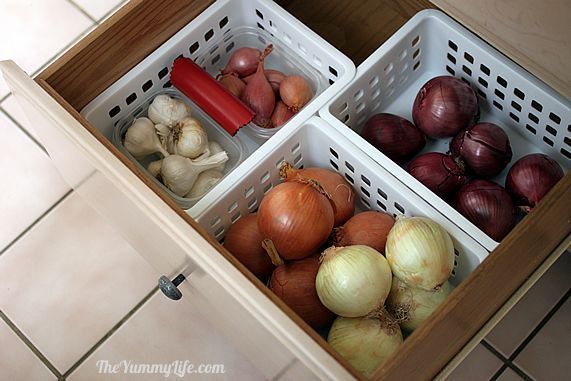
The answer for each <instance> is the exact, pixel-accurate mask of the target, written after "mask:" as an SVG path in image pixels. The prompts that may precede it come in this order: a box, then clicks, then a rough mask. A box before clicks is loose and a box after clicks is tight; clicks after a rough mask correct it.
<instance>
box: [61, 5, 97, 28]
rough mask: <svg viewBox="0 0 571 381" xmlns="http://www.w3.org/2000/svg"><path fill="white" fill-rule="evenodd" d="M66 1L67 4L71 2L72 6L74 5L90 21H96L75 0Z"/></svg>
mask: <svg viewBox="0 0 571 381" xmlns="http://www.w3.org/2000/svg"><path fill="white" fill-rule="evenodd" d="M67 2H68V3H69V4H71V5H72V6H74V7H75V8H76V9H77V10H78V11H80V12H81V13H83V15H84V16H85V17H87V18H88V19H90V20H91V21H93V22H94V23H97V20H96V19H95V17H93V16H91V15H90V14H89V13H87V11H86V10H85V9H83V8H82V7H81V6H80V5H79V4H77V3H76V2H75V1H73V0H67Z"/></svg>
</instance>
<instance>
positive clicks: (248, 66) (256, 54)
mask: <svg viewBox="0 0 571 381" xmlns="http://www.w3.org/2000/svg"><path fill="white" fill-rule="evenodd" d="M260 55H261V52H260V51H259V50H258V49H255V48H249V47H242V48H238V49H236V50H235V51H234V53H232V56H230V60H229V61H228V63H227V64H226V67H225V68H224V69H223V70H222V74H236V75H238V76H239V77H245V76H247V75H250V74H252V73H253V72H255V71H256V68H257V67H258V62H259V60H260Z"/></svg>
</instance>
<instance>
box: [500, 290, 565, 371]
mask: <svg viewBox="0 0 571 381" xmlns="http://www.w3.org/2000/svg"><path fill="white" fill-rule="evenodd" d="M569 295H571V289H568V290H567V292H566V293H565V294H564V295H563V296H562V297H561V298H560V299H559V300H558V301H557V303H555V305H554V306H553V307H552V308H551V310H549V312H548V313H547V314H546V315H545V316H544V317H543V319H541V321H540V322H539V324H537V326H536V327H535V328H534V329H533V330H532V331H531V333H530V334H529V335H527V337H526V338H525V339H524V340H523V342H522V343H521V344H520V345H518V347H517V348H516V349H515V351H513V353H512V354H511V355H510V357H509V360H510V362H513V360H515V358H516V357H517V356H518V355H519V354H520V353H521V352H522V351H523V350H524V349H525V347H526V346H527V344H529V342H530V341H531V340H533V338H534V337H535V336H536V335H537V334H538V333H539V331H541V329H542V328H543V327H544V326H545V325H546V324H547V322H548V321H549V320H551V318H552V317H553V316H554V315H555V314H556V313H557V311H558V310H559V308H561V306H562V305H563V304H564V303H565V302H566V301H567V299H569Z"/></svg>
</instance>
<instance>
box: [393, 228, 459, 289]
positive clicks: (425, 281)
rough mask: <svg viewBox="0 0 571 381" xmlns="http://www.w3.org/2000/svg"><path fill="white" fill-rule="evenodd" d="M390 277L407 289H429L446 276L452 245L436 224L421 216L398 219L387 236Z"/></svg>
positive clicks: (442, 281)
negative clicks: (393, 277) (397, 280)
mask: <svg viewBox="0 0 571 381" xmlns="http://www.w3.org/2000/svg"><path fill="white" fill-rule="evenodd" d="M385 254H386V256H387V261H388V262H389V265H390V266H391V270H392V272H393V274H394V275H395V276H396V277H398V278H399V279H400V280H402V281H403V282H404V283H406V284H407V285H409V286H411V287H418V288H422V289H424V290H432V289H435V288H437V287H439V286H440V285H442V284H443V283H444V282H446V280H447V279H448V278H449V277H450V274H451V273H452V269H453V268H454V245H453V243H452V239H451V238H450V235H449V234H448V232H447V231H446V230H444V228H442V227H441V226H440V225H439V224H438V223H436V222H434V221H432V220H431V219H429V218H425V217H399V218H397V221H396V222H395V224H394V226H393V228H392V229H391V231H390V232H389V236H388V237H387V245H386V247H385Z"/></svg>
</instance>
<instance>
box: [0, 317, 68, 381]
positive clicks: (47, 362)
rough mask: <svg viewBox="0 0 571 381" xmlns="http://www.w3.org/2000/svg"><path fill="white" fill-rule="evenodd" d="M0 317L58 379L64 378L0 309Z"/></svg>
mask: <svg viewBox="0 0 571 381" xmlns="http://www.w3.org/2000/svg"><path fill="white" fill-rule="evenodd" d="M0 319H2V320H3V321H4V323H6V324H7V325H8V327H10V329H11V330H12V332H14V333H15V334H16V336H18V338H19V339H20V340H21V341H22V342H23V343H24V344H25V345H26V346H27V347H28V349H30V350H31V351H32V352H33V353H34V355H36V357H37V358H38V359H39V360H40V361H41V362H42V363H43V364H44V365H45V366H46V367H47V368H48V369H49V370H50V371H51V372H52V373H53V374H54V375H55V376H56V377H57V378H58V380H62V379H64V376H63V375H62V374H61V373H60V372H59V371H58V370H57V368H56V367H55V366H54V365H53V364H52V363H51V362H50V360H48V359H47V358H46V356H44V354H43V353H42V352H41V351H40V350H39V349H38V348H37V347H36V346H35V345H34V344H33V343H32V342H31V341H30V339H28V337H27V336H26V335H25V334H24V333H23V332H22V331H21V330H20V329H19V328H18V326H17V325H16V324H14V322H12V320H10V318H9V317H8V316H6V314H5V313H4V312H3V311H2V310H0Z"/></svg>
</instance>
